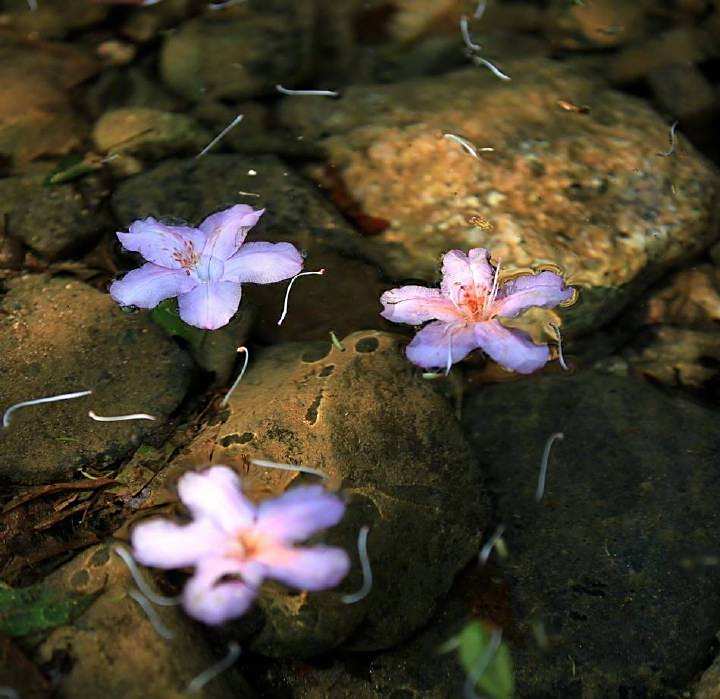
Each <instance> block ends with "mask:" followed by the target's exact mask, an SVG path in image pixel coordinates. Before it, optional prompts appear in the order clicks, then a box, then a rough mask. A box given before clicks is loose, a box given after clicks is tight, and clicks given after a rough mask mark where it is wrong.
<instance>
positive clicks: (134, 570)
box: [113, 546, 180, 607]
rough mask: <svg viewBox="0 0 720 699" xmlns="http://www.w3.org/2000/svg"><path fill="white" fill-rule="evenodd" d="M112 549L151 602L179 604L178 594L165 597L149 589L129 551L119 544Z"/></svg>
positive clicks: (166, 605) (164, 605)
mask: <svg viewBox="0 0 720 699" xmlns="http://www.w3.org/2000/svg"><path fill="white" fill-rule="evenodd" d="M113 551H115V553H116V554H117V555H118V556H120V558H122V559H123V561H124V562H125V565H126V566H127V567H128V569H129V570H130V575H132V578H133V580H134V581H135V584H136V585H137V586H138V587H139V588H140V591H141V592H142V593H143V595H145V597H147V599H149V600H150V601H151V602H152V603H153V604H157V605H158V606H160V607H173V606H175V605H176V604H180V597H179V596H178V597H165V596H163V595H158V594H157V593H156V592H153V591H152V590H151V589H150V585H148V584H147V582H146V580H145V578H143V576H142V573H140V569H139V568H138V567H137V564H136V563H135V560H134V559H133V557H132V556H131V555H130V552H129V551H126V550H125V549H124V548H122V547H121V546H113Z"/></svg>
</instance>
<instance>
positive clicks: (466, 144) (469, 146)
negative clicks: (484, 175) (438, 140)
mask: <svg viewBox="0 0 720 699" xmlns="http://www.w3.org/2000/svg"><path fill="white" fill-rule="evenodd" d="M443 136H444V137H445V138H447V139H448V140H449V141H455V143H457V144H458V145H460V146H462V148H463V149H464V150H466V151H467V152H468V153H470V155H472V156H473V158H476V159H477V160H480V156H479V155H478V153H477V148H475V146H474V145H473V144H472V143H470V141H468V140H467V139H466V138H463V137H462V136H456V135H455V134H454V133H445V134H443Z"/></svg>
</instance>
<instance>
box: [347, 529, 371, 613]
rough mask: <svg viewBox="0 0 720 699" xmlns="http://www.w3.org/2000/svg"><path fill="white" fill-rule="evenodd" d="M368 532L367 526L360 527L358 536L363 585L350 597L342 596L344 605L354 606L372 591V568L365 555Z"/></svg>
mask: <svg viewBox="0 0 720 699" xmlns="http://www.w3.org/2000/svg"><path fill="white" fill-rule="evenodd" d="M369 532H370V527H368V526H367V525H365V526H363V527H360V533H359V534H358V554H359V556H360V564H361V565H362V574H363V583H362V587H361V588H360V589H359V590H358V591H357V592H353V593H352V594H351V595H343V596H342V598H341V599H342V601H343V602H344V603H345V604H355V603H356V602H359V601H360V600H362V599H365V598H366V597H367V596H368V595H369V594H370V590H372V584H373V577H372V568H371V567H370V559H369V558H368V554H367V538H368V534H369Z"/></svg>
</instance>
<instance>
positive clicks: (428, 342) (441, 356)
mask: <svg viewBox="0 0 720 699" xmlns="http://www.w3.org/2000/svg"><path fill="white" fill-rule="evenodd" d="M477 346H478V344H477V341H476V339H475V333H474V332H473V329H472V325H465V324H453V323H442V322H435V323H429V324H428V325H426V326H425V327H424V328H423V329H422V330H420V332H418V334H417V335H415V337H414V338H413V340H412V342H411V343H410V344H409V345H408V346H407V348H406V349H405V354H406V355H407V358H408V359H409V360H410V361H411V362H412V363H413V364H417V365H418V366H421V367H423V368H425V369H437V368H439V367H442V368H445V367H446V366H447V364H448V353H450V354H451V356H450V363H451V364H455V362H459V361H460V360H461V359H464V358H465V357H467V355H468V354H470V352H472V351H473V350H474V349H475V348H476V347H477Z"/></svg>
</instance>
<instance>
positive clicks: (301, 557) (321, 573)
mask: <svg viewBox="0 0 720 699" xmlns="http://www.w3.org/2000/svg"><path fill="white" fill-rule="evenodd" d="M255 560H256V561H257V562H258V563H261V564H263V566H264V567H265V572H266V575H267V577H269V578H274V579H275V580H279V581H280V582H282V583H285V584H286V585H291V586H292V587H296V588H298V589H299V590H325V589H327V588H329V587H335V585H337V584H338V583H339V582H340V581H341V580H342V579H343V578H344V577H345V576H346V575H347V574H348V571H349V570H350V558H349V556H348V555H347V553H345V551H343V550H342V549H341V548H337V547H334V546H313V547H311V548H289V547H284V546H272V547H267V548H264V549H262V550H260V551H259V552H258V554H257V556H256V557H255Z"/></svg>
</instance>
